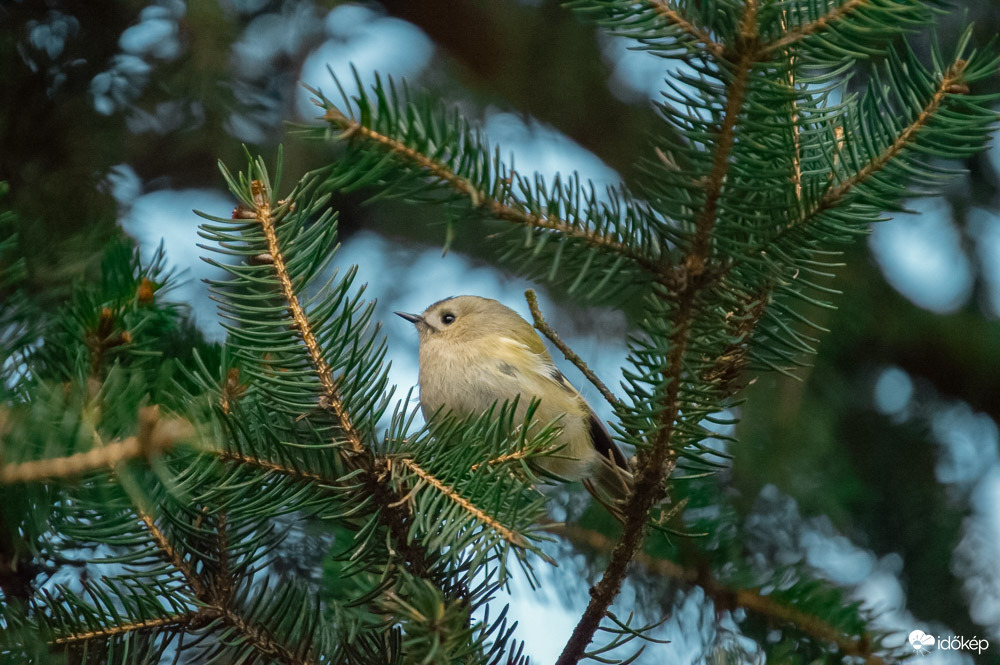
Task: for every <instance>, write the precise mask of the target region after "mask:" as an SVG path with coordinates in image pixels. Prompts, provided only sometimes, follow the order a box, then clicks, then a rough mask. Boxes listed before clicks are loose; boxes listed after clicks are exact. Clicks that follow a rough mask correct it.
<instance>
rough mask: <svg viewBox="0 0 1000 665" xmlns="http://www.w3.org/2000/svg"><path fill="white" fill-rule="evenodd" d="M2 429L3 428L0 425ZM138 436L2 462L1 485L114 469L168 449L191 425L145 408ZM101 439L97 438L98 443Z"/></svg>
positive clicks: (185, 437)
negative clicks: (41, 457) (72, 451)
mask: <svg viewBox="0 0 1000 665" xmlns="http://www.w3.org/2000/svg"><path fill="white" fill-rule="evenodd" d="M0 430H2V427H0ZM139 430H140V434H139V435H138V436H130V437H128V438H126V439H124V440H122V441H113V442H111V443H108V444H105V445H99V446H95V447H94V448H92V449H91V450H88V451H86V452H80V453H75V454H73V455H68V456H66V457H55V458H51V459H44V460H32V461H29V462H20V463H16V464H0V485H11V484H14V483H37V482H50V481H53V480H64V479H66V478H72V477H75V476H79V475H82V474H84V473H87V472H90V471H94V470H96V469H111V468H113V467H115V466H117V465H118V464H120V463H121V462H124V461H126V460H131V459H149V458H150V457H153V456H154V455H159V454H161V453H164V452H166V451H169V450H170V449H171V448H173V447H174V445H175V444H176V443H177V442H178V441H182V440H184V439H187V438H190V437H191V435H192V433H193V428H192V427H191V424H190V423H188V422H187V421H185V420H182V419H180V418H168V419H165V420H161V419H160V418H159V410H158V409H156V408H155V407H146V408H143V409H142V410H140V412H139ZM97 441H99V439H97V438H95V443H96V442H97Z"/></svg>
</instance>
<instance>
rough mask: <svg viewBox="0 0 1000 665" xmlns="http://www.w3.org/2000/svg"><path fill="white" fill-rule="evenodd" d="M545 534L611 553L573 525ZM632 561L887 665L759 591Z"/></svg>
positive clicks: (608, 545) (673, 566)
mask: <svg viewBox="0 0 1000 665" xmlns="http://www.w3.org/2000/svg"><path fill="white" fill-rule="evenodd" d="M546 531H548V532H549V533H552V534H555V535H557V536H560V537H562V538H563V539H565V540H567V541H568V542H570V543H571V544H573V545H575V546H576V547H583V548H587V549H589V550H592V551H595V552H600V553H603V554H607V553H609V552H611V551H612V550H613V548H614V546H615V543H614V541H613V540H612V539H610V538H608V537H607V536H605V535H604V534H603V533H600V532H599V531H594V530H593V529H586V528H583V527H580V526H577V525H575V524H559V525H554V526H551V527H548V528H547V529H546ZM635 561H636V562H637V563H639V564H641V565H642V567H643V568H645V569H646V571H647V572H649V573H652V574H654V575H659V576H661V577H666V578H669V579H671V580H674V581H676V582H678V583H680V584H682V585H684V586H686V587H695V586H697V587H700V588H701V589H702V590H703V591H704V593H705V595H706V596H707V597H709V598H711V599H712V600H713V601H714V602H715V604H716V606H717V607H718V608H719V609H727V610H734V609H737V608H742V609H744V610H747V611H748V612H752V613H754V614H757V615H759V616H761V617H764V618H766V619H768V620H769V621H774V622H778V623H783V624H787V625H789V626H793V627H794V628H795V629H796V630H799V631H801V632H803V633H805V634H806V635H810V636H812V637H814V638H816V639H817V640H820V641H823V642H827V643H829V644H835V645H836V646H837V649H839V650H840V652H841V653H842V654H844V655H845V656H854V657H857V658H861V659H863V661H864V662H865V663H866V664H867V665H886V662H887V661H886V660H885V659H884V658H882V657H881V656H878V655H877V654H873V653H872V651H871V637H870V636H869V635H867V634H865V635H861V636H860V637H852V636H850V635H846V634H844V632H843V631H841V630H839V629H838V628H836V627H835V626H833V625H831V624H830V623H829V622H827V621H824V620H823V619H821V618H820V617H818V616H816V615H814V614H810V613H808V612H804V611H802V610H800V609H798V608H796V607H792V606H790V605H788V604H787V603H783V602H781V601H779V600H775V599H774V598H772V597H770V596H768V595H766V594H764V593H761V591H760V590H759V589H752V588H739V587H731V586H727V585H725V584H722V583H720V582H719V581H718V580H716V579H714V578H713V577H711V575H710V574H707V573H706V571H705V570H703V569H695V568H690V567H687V566H683V565H681V564H679V563H676V562H674V561H670V560H669V559H661V558H659V557H654V556H651V555H649V554H646V553H645V552H639V553H638V554H636V556H635Z"/></svg>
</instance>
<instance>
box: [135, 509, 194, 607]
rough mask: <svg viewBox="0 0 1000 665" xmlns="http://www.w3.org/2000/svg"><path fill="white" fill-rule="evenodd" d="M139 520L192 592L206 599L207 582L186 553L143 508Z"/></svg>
mask: <svg viewBox="0 0 1000 665" xmlns="http://www.w3.org/2000/svg"><path fill="white" fill-rule="evenodd" d="M137 512H138V513H139V520H140V521H141V522H142V523H143V525H145V527H146V531H148V532H149V535H150V536H151V537H152V538H153V542H154V543H156V546H157V547H158V548H160V552H161V553H162V554H163V557H164V558H165V559H166V560H167V561H168V562H169V563H170V565H172V566H173V567H174V568H176V569H177V570H178V571H179V572H180V573H181V575H183V576H184V581H185V582H187V585H188V586H189V587H190V588H191V592H192V593H193V594H194V596H195V598H198V599H205V598H206V592H207V588H206V587H205V583H204V582H202V580H201V577H199V576H198V574H197V573H196V572H195V570H194V568H192V567H191V565H190V564H189V563H188V562H187V560H185V559H184V555H183V554H181V553H180V552H179V551H178V550H177V548H176V547H174V545H173V543H171V542H170V539H169V538H167V535H166V534H165V533H163V531H162V530H161V529H160V527H158V526H156V522H155V521H153V517H152V516H151V515H149V513H146V512H144V511H142V510H138V509H137Z"/></svg>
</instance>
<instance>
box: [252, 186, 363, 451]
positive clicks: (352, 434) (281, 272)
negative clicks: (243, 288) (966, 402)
mask: <svg viewBox="0 0 1000 665" xmlns="http://www.w3.org/2000/svg"><path fill="white" fill-rule="evenodd" d="M250 188H251V193H252V196H253V203H254V215H255V216H256V219H257V222H258V223H259V224H260V226H261V229H262V230H263V232H264V237H265V238H267V248H268V254H269V255H270V258H271V261H272V263H273V265H274V271H275V274H277V276H278V279H279V280H280V281H281V289H282V292H283V294H284V297H285V300H286V302H288V308H289V311H290V312H291V315H292V320H293V321H294V324H295V327H296V328H297V329H298V331H299V335H301V336H302V342H303V343H304V344H305V346H306V349H308V351H309V358H310V360H312V363H313V367H314V368H315V370H316V375H317V376H318V377H319V380H320V383H321V384H322V386H323V391H324V394H323V397H324V398H325V399H324V400H322V401H321V405H322V406H324V407H325V408H328V409H330V410H332V411H333V413H334V415H335V416H336V418H337V422H338V423H339V425H340V429H341V430H342V431H343V432H344V436H345V437H347V441H348V442H349V443H350V445H351V448H352V449H353V450H354V452H356V453H364V452H365V445H364V443H363V442H362V440H361V435H360V434H359V433H358V431H357V430H356V429H355V428H354V423H352V422H351V418H350V416H349V415H348V413H347V410H346V409H345V408H344V404H343V401H342V400H341V399H340V393H339V391H338V390H337V384H336V382H335V381H334V379H333V370H332V369H330V366H329V365H328V364H327V362H326V359H325V358H324V357H323V352H322V350H321V349H320V346H319V342H317V341H316V335H315V334H314V333H313V330H312V326H311V325H310V323H309V319H308V318H307V317H306V313H305V310H304V309H303V308H302V304H301V303H300V302H299V297H298V294H297V293H296V292H295V287H294V285H293V284H292V278H291V277H289V275H288V269H287V268H286V267H285V259H284V255H283V253H282V251H281V247H280V246H279V244H278V234H277V233H276V232H275V229H274V219H273V217H272V215H271V203H270V201H268V198H267V196H266V195H265V194H266V193H265V188H264V184H263V183H262V182H261V181H260V180H254V181H253V182H251V183H250Z"/></svg>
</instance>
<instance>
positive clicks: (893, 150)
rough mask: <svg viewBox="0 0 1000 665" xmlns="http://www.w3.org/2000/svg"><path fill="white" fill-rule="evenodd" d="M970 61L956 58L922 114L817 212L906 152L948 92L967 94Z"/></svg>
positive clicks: (830, 192)
mask: <svg viewBox="0 0 1000 665" xmlns="http://www.w3.org/2000/svg"><path fill="white" fill-rule="evenodd" d="M967 64H968V63H967V62H966V61H965V60H956V61H955V62H953V63H952V64H951V66H950V67H948V70H947V71H946V72H945V73H944V76H942V77H941V82H940V83H939V84H938V87H937V89H936V90H935V91H934V94H933V95H932V96H931V98H930V99H929V100H928V101H927V104H925V105H924V108H923V109H921V110H920V113H919V114H918V115H917V117H916V118H914V120H913V122H911V123H910V124H909V125H908V126H907V127H906V129H904V130H903V131H902V132H901V133H900V134H899V136H897V137H896V140H894V141H893V142H892V143H891V144H889V145H888V146H887V147H886V148H885V149H884V150H883V151H882V152H881V153H879V154H878V155H877V156H876V157H875V158H874V159H872V160H871V161H869V162H868V164H866V165H865V166H864V168H862V169H861V170H860V171H858V172H857V173H855V174H854V175H853V176H851V177H850V178H848V179H847V180H845V181H844V182H842V183H840V184H839V185H837V186H836V187H834V188H833V189H830V190H828V191H827V192H826V194H824V195H823V198H822V199H821V200H820V202H819V206H818V208H817V210H816V211H815V212H814V213H813V214H816V213H818V212H822V211H823V210H829V209H830V208H832V207H834V206H835V205H837V204H838V203H840V201H841V200H843V198H844V197H845V196H846V195H847V193H848V192H850V191H851V190H852V189H853V188H854V187H855V186H857V185H859V184H861V183H862V182H864V181H865V180H867V179H868V178H870V177H871V176H872V175H874V174H875V173H877V172H879V171H881V170H882V169H883V168H885V166H886V164H888V163H889V162H891V161H892V160H893V159H894V158H895V157H896V156H897V155H899V153H900V152H902V151H903V149H905V148H906V147H907V146H908V145H909V144H910V143H912V141H913V139H914V138H915V137H916V135H917V133H918V132H919V131H920V130H921V129H923V128H924V126H926V125H927V123H928V122H930V120H931V118H932V117H934V114H935V113H937V112H938V110H939V109H940V108H941V104H942V103H944V100H945V99H947V97H948V95H952V94H963V93H967V92H968V91H969V90H968V88H967V87H965V86H963V85H962V84H961V80H962V74H963V73H964V72H965V67H966V65H967ZM804 221H805V220H800V221H799V222H796V223H802V222H804Z"/></svg>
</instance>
